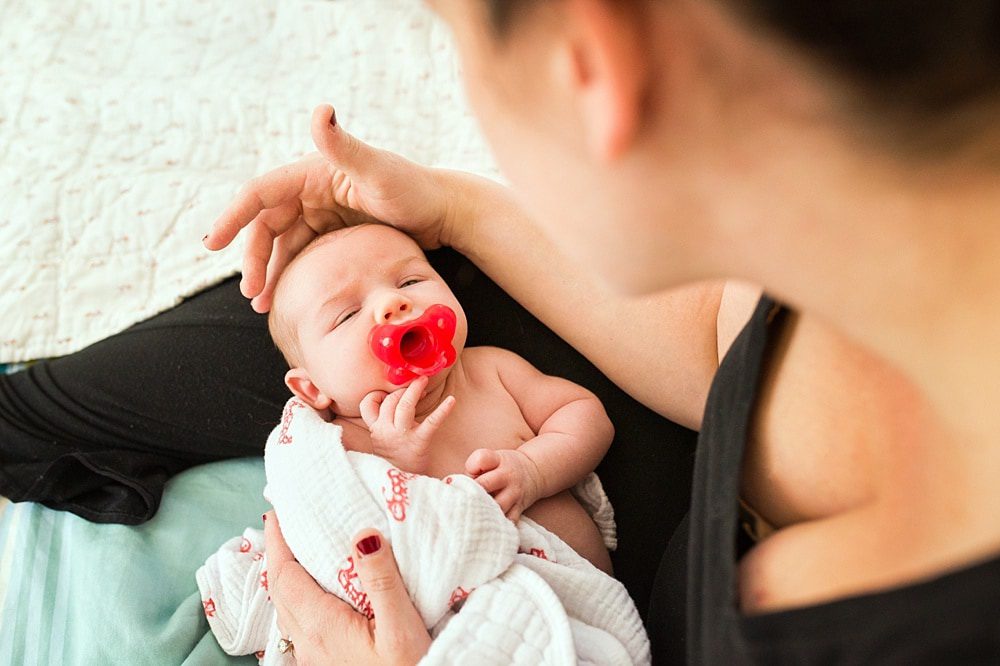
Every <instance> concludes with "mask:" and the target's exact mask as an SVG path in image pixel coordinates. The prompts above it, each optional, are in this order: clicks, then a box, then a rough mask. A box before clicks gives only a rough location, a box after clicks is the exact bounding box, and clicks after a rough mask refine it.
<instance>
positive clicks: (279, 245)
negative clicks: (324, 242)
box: [244, 211, 317, 312]
mask: <svg viewBox="0 0 1000 666" xmlns="http://www.w3.org/2000/svg"><path fill="white" fill-rule="evenodd" d="M269 212H270V211H264V213H269ZM264 213H261V215H264ZM258 219H259V218H258ZM316 236H317V233H316V232H315V231H313V230H312V229H311V228H310V227H309V226H308V225H306V224H302V223H299V224H296V225H294V226H293V227H292V228H291V229H289V230H288V231H286V232H285V233H283V234H281V235H280V236H278V237H277V238H275V239H274V243H273V245H272V248H271V258H270V260H268V262H267V278H266V280H265V283H264V288H263V289H262V290H261V291H260V293H258V294H257V295H256V296H255V297H254V298H253V301H251V303H250V305H251V306H252V307H253V309H254V311H256V312H267V311H268V310H270V309H271V300H272V297H273V296H274V288H275V287H276V286H277V284H278V278H279V277H280V276H281V273H282V272H283V271H284V270H285V268H286V267H287V266H288V264H290V263H291V261H292V259H294V258H295V255H297V254H298V253H299V252H301V251H302V248H304V247H305V246H306V245H308V244H309V242H310V241H311V240H312V239H314V238H316ZM245 293H246V292H244V294H245Z"/></svg>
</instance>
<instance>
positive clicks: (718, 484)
mask: <svg viewBox="0 0 1000 666" xmlns="http://www.w3.org/2000/svg"><path fill="white" fill-rule="evenodd" d="M430 4H431V5H432V7H433V8H434V9H435V10H436V11H437V12H438V13H439V14H440V15H441V16H442V17H443V18H444V19H445V21H447V22H448V23H449V25H450V26H451V28H452V29H453V31H454V33H455V37H456V40H457V42H458V47H459V50H460V53H461V55H462V59H463V65H464V76H465V78H466V84H467V87H468V92H469V96H470V100H471V103H472V106H473V108H474V111H475V112H476V113H477V115H478V117H479V119H480V120H481V123H482V127H483V130H484V131H485V134H486V136H487V138H488V139H489V141H490V143H491V144H492V146H493V148H494V150H495V152H496V155H497V158H498V160H499V162H500V165H501V167H502V168H503V170H504V171H505V173H506V175H507V176H508V177H509V179H510V181H511V183H512V184H513V189H514V190H515V191H516V192H517V193H518V195H520V197H521V199H520V200H515V199H514V197H513V196H511V195H510V193H508V192H507V191H506V190H504V189H503V188H500V187H499V186H494V185H491V184H489V183H486V182H483V181H480V180H478V179H474V178H471V177H467V176H462V175H460V174H456V173H449V172H441V171H433V170H429V169H424V168H422V167H419V166H417V165H414V164H411V163H408V162H406V161H405V160H402V159H401V158H399V157H397V156H394V155H390V154H387V153H384V152H380V151H376V150H374V149H372V148H370V147H368V146H365V145H363V144H361V143H359V142H358V141H356V140H355V139H353V138H352V137H350V135H348V134H347V133H346V132H345V131H344V130H343V129H341V128H339V127H338V126H336V125H335V124H333V123H334V120H333V118H332V117H331V110H330V109H329V108H328V107H321V108H320V109H317V111H316V113H315V115H314V118H313V134H314V139H315V140H316V141H317V145H318V146H319V148H320V150H321V153H322V155H321V156H315V157H312V158H309V159H307V160H305V161H303V162H301V163H298V164H296V165H290V166H289V167H287V168H285V169H283V170H278V171H276V172H273V173H271V174H268V175H267V176H264V177H262V178H259V179H257V180H255V181H253V182H251V183H250V184H249V185H248V187H247V188H246V189H245V190H244V191H243V193H242V194H241V196H240V197H239V198H238V199H237V201H236V202H234V204H233V206H232V207H231V208H230V209H229V210H228V211H227V212H226V213H225V214H224V215H223V216H222V218H220V220H219V221H218V222H217V223H216V225H215V226H214V227H213V229H212V231H211V233H210V234H209V235H208V236H207V238H206V241H205V242H206V245H207V246H208V247H209V248H211V249H218V248H221V247H223V246H224V245H226V244H227V243H228V242H229V241H230V240H231V239H232V238H233V236H234V235H235V234H236V233H237V232H238V230H239V228H240V227H242V226H243V225H246V224H248V223H249V224H250V226H249V231H248V233H249V234H250V237H249V249H248V251H247V257H246V265H245V271H244V282H243V285H242V288H243V292H244V294H245V295H247V296H251V297H255V301H254V303H255V307H256V308H257V309H258V310H266V309H267V307H268V300H269V294H270V288H271V287H272V286H273V283H274V278H275V276H276V275H277V274H278V273H280V269H281V267H282V266H283V265H284V264H285V263H286V262H287V260H288V257H289V256H291V255H293V254H294V252H295V251H296V250H297V249H298V248H300V247H302V246H303V245H304V243H305V242H306V241H307V240H308V239H309V238H311V237H312V236H313V235H315V234H316V233H322V232H323V231H325V230H327V229H329V228H333V227H336V226H338V225H341V224H353V223H356V221H358V220H360V219H370V218H376V219H379V220H381V221H383V222H385V223H388V224H392V225H395V226H397V227H399V228H401V229H403V230H404V231H407V232H408V233H410V234H412V235H413V236H414V237H415V238H417V239H418V240H419V241H420V242H421V243H422V244H424V245H425V246H426V247H436V246H438V245H448V246H451V247H453V248H455V249H457V250H459V251H460V252H462V253H463V254H465V255H466V256H468V257H469V258H471V259H472V260H473V261H474V262H475V263H476V264H477V265H478V266H479V267H480V268H481V269H482V270H483V271H484V272H486V273H487V274H488V275H490V276H491V277H493V278H494V279H495V280H496V281H497V282H498V283H499V284H500V285H501V286H502V287H503V288H504V289H505V290H506V291H508V292H509V293H510V294H512V295H513V296H514V297H515V298H517V299H518V300H519V301H520V302H522V303H523V304H524V305H525V306H526V307H527V308H528V309H529V310H531V311H532V312H533V313H535V314H536V315H537V316H538V317H539V318H540V319H541V320H542V321H543V322H545V323H547V324H548V325H549V326H550V327H552V328H553V329H554V330H555V331H556V332H557V333H559V334H560V335H561V336H562V337H563V338H565V339H566V340H567V341H569V342H570V343H571V344H573V345H574V346H575V347H576V348H577V349H579V350H580V351H581V352H582V353H583V354H584V355H585V356H587V357H588V358H589V359H590V360H592V361H593V362H594V364H595V365H597V366H598V367H599V368H601V369H602V370H603V371H604V372H605V373H606V374H607V375H608V376H609V377H611V378H612V379H614V380H615V381H616V382H617V383H618V384H619V385H620V386H622V387H623V388H625V389H626V390H627V391H628V392H629V393H630V394H631V395H633V396H635V397H636V398H638V399H639V400H640V401H642V402H643V403H645V404H646V405H648V406H650V407H652V408H653V409H655V410H656V411H657V412H659V413H660V414H663V415H665V416H667V417H669V418H671V419H674V420H676V421H678V422H680V423H683V424H686V425H689V426H690V427H693V428H700V430H701V432H700V439H699V443H698V453H697V461H696V463H695V481H694V491H693V495H692V505H691V512H690V514H689V520H687V521H686V522H685V524H684V525H683V526H682V529H681V530H679V531H678V533H677V534H676V535H675V538H674V540H673V541H672V543H671V546H670V547H669V548H668V549H667V551H666V553H665V555H664V560H663V563H662V564H661V569H660V575H659V577H658V579H657V583H656V586H655V589H654V592H653V594H654V601H653V605H652V614H651V617H650V622H649V624H650V630H651V634H652V639H653V644H654V652H655V653H656V655H657V656H658V657H659V658H660V659H661V660H663V661H666V660H669V659H673V658H678V657H679V655H681V654H683V651H684V649H685V648H684V644H683V636H684V631H683V629H682V626H683V622H684V618H686V623H687V630H686V636H687V644H686V651H687V654H688V657H689V658H690V659H691V660H692V661H694V662H697V663H724V664H729V663H740V662H747V661H762V662H764V663H770V662H775V661H781V660H794V661H820V660H822V661H854V662H859V661H866V662H867V661H886V660H888V661H906V662H908V663H909V662H939V661H940V660H941V659H943V658H945V657H946V656H947V657H964V658H966V659H978V660H987V659H991V658H992V659H994V660H995V659H996V658H997V657H998V656H1000V619H998V617H997V612H996V609H997V608H1000V558H998V556H1000V523H998V522H997V520H996V516H997V515H998V512H1000V487H998V486H997V484H996V482H995V480H996V478H997V474H998V472H1000V447H998V446H997V445H996V435H995V433H996V432H998V428H1000V416H998V412H997V410H996V409H995V408H994V405H995V403H996V401H997V399H998V398H1000V395H998V394H1000V391H998V389H997V385H996V382H995V377H996V375H997V372H998V371H1000V355H998V354H997V352H996V351H995V350H996V348H997V343H998V337H1000V334H998V333H997V331H998V330H1000V326H998V324H1000V308H997V307H996V305H995V304H996V303H997V299H998V296H1000V293H998V292H1000V287H998V286H997V285H998V284H1000V280H998V278H1000V275H998V274H1000V268H998V266H1000V263H998V262H997V261H996V260H995V259H996V257H997V256H998V251H1000V229H998V228H997V227H996V225H995V224H993V223H994V222H995V221H996V219H997V215H998V214H1000V185H998V183H1000V179H998V178H997V176H998V169H1000V166H998V165H1000V159H998V158H1000V137H998V136H997V130H996V129H995V127H996V124H995V123H994V122H992V121H993V119H994V118H995V117H996V113H997V111H998V109H1000V47H998V46H997V44H998V43H1000V40H998V39H997V35H998V26H1000V3H997V2H986V1H984V2H969V3H938V4H936V5H933V6H928V5H927V3H902V2H882V3H853V2H852V3H844V2H841V3H825V2H824V3H800V2H793V1H791V0H754V1H752V2H730V1H728V0H714V1H711V2H704V1H697V0H633V1H629V2H610V1H609V0H552V1H550V2H517V1H514V0H509V1H506V2H505V1H502V0H493V1H491V2H490V1H487V0H481V1H480V2H475V3H469V2H467V1H464V0H434V1H433V2H431V3H430ZM328 119H329V121H330V123H329V124H328ZM519 201H523V207H522V204H521V203H519ZM251 220H254V221H253V222H252V223H251ZM536 221H537V225H538V226H537V227H536V226H535V224H536ZM563 256H565V257H567V258H565V259H563V258H561V257H563ZM265 267H267V269H266V271H265ZM722 279H730V280H735V279H738V280H740V281H741V282H735V281H730V282H728V283H721V282H719V281H720V280H722ZM713 280H714V282H713ZM693 283H694V284H697V286H687V287H684V288H683V289H675V290H674V291H671V292H668V293H664V292H663V290H664V289H667V288H671V287H677V286H679V285H688V284H693ZM749 284H757V285H762V286H763V288H764V290H765V292H766V294H767V296H764V297H762V298H760V301H759V303H758V304H757V305H756V306H755V303H756V302H757V300H758V294H759V290H757V289H755V288H753V287H750V286H748V285H749ZM772 298H774V299H777V302H780V303H783V304H786V305H787V308H786V307H782V306H780V305H777V304H776V301H773V300H771V299H772ZM748 318H749V323H746V322H747V320H748ZM744 323H746V326H745V327H743V325H744ZM741 327H743V330H742V332H740V333H739V335H738V336H737V335H736V333H737V332H738V331H739V330H740V328H741ZM609 333H610V334H609ZM734 338H735V341H734ZM723 357H724V358H723ZM720 359H722V360H721V363H720ZM739 507H743V508H742V510H741V509H740V508H739ZM741 516H742V517H741ZM741 525H742V526H743V527H745V528H746V532H748V533H750V534H752V535H753V536H755V537H756V539H757V542H756V543H753V542H750V543H743V540H742V539H738V538H737V534H738V532H739V531H740V530H739V528H740V526H741ZM267 530H268V533H269V543H270V545H269V549H270V553H269V556H270V558H271V562H272V564H271V576H272V577H271V581H272V585H273V586H274V587H273V588H272V596H273V598H274V600H275V601H276V603H277V607H278V613H279V622H280V626H281V627H282V628H283V630H284V631H285V632H286V635H287V636H288V637H289V640H290V641H291V643H290V645H293V646H294V647H293V648H292V649H294V650H295V653H296V655H297V656H298V657H299V658H300V659H301V660H303V661H304V662H305V663H327V661H335V660H338V661H342V662H344V663H382V662H386V663H407V662H415V661H416V660H417V659H419V657H420V656H421V655H422V654H423V653H424V651H425V650H426V649H427V646H428V645H429V642H430V638H429V636H427V634H426V632H425V631H424V629H423V627H422V625H421V624H420V621H419V618H418V617H417V615H416V613H415V612H414V610H413V607H412V604H410V602H409V599H408V597H407V595H406V591H405V590H404V589H403V587H402V584H401V582H400V580H399V576H398V573H397V572H396V569H395V566H394V561H393V559H392V553H391V550H390V549H389V548H388V547H381V546H382V545H383V542H382V541H381V540H379V539H376V540H375V543H378V544H379V545H380V547H379V548H378V549H376V550H374V551H372V550H371V548H366V551H368V552H365V553H362V552H360V551H359V553H358V555H359V557H360V558H361V559H360V563H359V567H360V572H361V577H362V580H363V582H364V584H365V587H366V589H368V590H369V591H370V594H371V596H372V599H371V600H372V605H373V607H374V609H375V614H376V616H377V618H378V624H377V626H376V627H374V628H372V627H370V626H369V625H368V623H367V621H364V620H363V619H362V618H361V617H360V616H359V615H357V614H355V613H353V611H351V610H349V609H348V608H347V607H346V605H344V604H341V603H340V602H338V601H336V600H335V599H334V598H333V597H331V596H328V595H325V594H323V593H322V592H321V590H320V589H319V588H318V587H317V586H316V585H315V583H314V582H313V581H312V580H311V579H310V578H309V577H308V576H307V575H306V574H305V572H304V571H303V570H302V569H301V568H300V567H299V566H298V565H297V564H296V563H295V562H294V560H292V558H291V555H290V553H288V552H287V548H286V547H285V546H284V543H283V541H282V540H281V538H280V530H279V527H278V525H277V524H276V522H275V520H273V517H272V519H271V520H269V521H267ZM369 536H372V533H371V532H367V531H366V532H364V533H362V534H360V535H358V541H364V542H365V543H366V544H369V545H370V544H372V543H373V541H371V540H365V539H366V538H367V537H369ZM685 552H686V556H685V555H683V553H685ZM685 593H686V598H685ZM984 609H989V610H987V611H985V612H984ZM332 646H336V650H334V649H332Z"/></svg>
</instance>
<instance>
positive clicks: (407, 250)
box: [282, 225, 468, 416]
mask: <svg viewBox="0 0 1000 666" xmlns="http://www.w3.org/2000/svg"><path fill="white" fill-rule="evenodd" d="M290 277H291V278H292V283H291V284H289V285H285V287H286V288H285V289H283V290H282V291H283V293H284V294H285V295H286V302H285V303H283V304H282V307H283V308H284V310H285V313H286V316H287V319H288V320H289V321H290V322H291V323H292V326H293V328H294V329H296V330H297V332H298V340H299V348H300V354H301V363H302V368H303V369H304V370H305V372H306V373H307V374H308V377H309V380H310V381H311V382H312V384H314V385H315V387H316V388H317V389H318V390H319V392H320V393H321V394H322V395H323V396H325V397H326V398H329V399H330V400H331V401H332V404H331V405H330V408H331V409H332V410H333V412H334V413H335V414H337V415H339V416H359V415H360V412H359V409H358V405H359V404H360V403H361V400H362V398H364V397H365V396H366V395H367V394H368V393H370V392H372V391H377V390H380V391H386V392H392V391H395V390H397V389H398V388H400V387H399V386H397V385H395V384H392V383H391V382H390V381H389V380H388V378H387V377H386V366H385V364H384V363H382V362H381V361H379V360H378V359H377V358H375V355H374V354H373V353H372V351H371V348H370V347H369V345H368V337H369V334H370V333H371V330H372V328H373V327H374V326H376V325H378V324H386V323H390V324H403V323H406V322H408V321H411V320H413V319H416V318H417V317H419V316H421V315H422V314H423V313H424V311H425V310H426V309H427V308H429V307H430V306H432V305H435V304H438V303H440V304H442V305H447V306H448V307H449V308H451V309H452V310H454V311H455V315H456V316H457V318H458V322H457V327H456V330H455V337H454V339H453V340H452V345H453V346H454V347H455V351H456V352H457V353H459V354H461V352H462V349H463V347H464V346H465V339H466V335H467V332H468V324H467V322H466V319H465V312H463V310H462V306H461V305H459V303H458V300H457V299H456V298H455V295H454V294H452V292H451V289H449V288H448V285H447V284H445V282H444V280H442V279H441V276H440V275H438V274H437V272H435V271H434V269H433V268H431V266H430V264H429V263H427V259H426V258H425V257H424V253H423V251H421V249H420V247H419V246H418V245H417V244H416V243H415V242H414V241H413V240H412V239H411V238H409V237H408V236H406V235H405V234H403V233H401V232H399V231H396V230H395V229H391V228H389V227H385V226H381V225H369V226H364V227H359V228H357V229H351V230H348V231H346V232H342V233H338V237H336V238H333V239H331V240H330V241H328V242H327V243H326V244H324V245H322V246H321V247H318V248H316V249H315V250H314V251H312V252H310V253H309V254H308V255H307V256H305V257H302V258H301V260H300V261H299V262H297V264H296V265H295V266H294V268H293V274H292V275H291V276H290ZM288 287H290V288H288ZM448 372H449V370H448V369H445V370H442V371H441V372H439V373H438V374H436V375H434V376H433V377H431V378H430V383H429V385H428V389H427V390H428V391H430V390H432V389H433V388H434V387H436V386H437V385H438V384H439V383H440V382H443V381H444V379H445V377H446V376H447V374H448ZM407 384H409V382H407Z"/></svg>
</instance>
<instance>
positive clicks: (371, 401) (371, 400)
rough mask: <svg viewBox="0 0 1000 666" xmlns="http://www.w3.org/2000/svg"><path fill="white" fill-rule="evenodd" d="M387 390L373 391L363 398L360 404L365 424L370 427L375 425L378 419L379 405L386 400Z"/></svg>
mask: <svg viewBox="0 0 1000 666" xmlns="http://www.w3.org/2000/svg"><path fill="white" fill-rule="evenodd" d="M385 397H386V392H385V391H372V392H371V393H369V394H368V395H366V396H365V397H364V398H363V399H362V400H361V404H360V405H358V408H359V410H360V411H361V419H362V420H363V421H364V422H365V425H366V426H368V427H369V429H370V428H371V427H372V426H373V425H375V421H377V420H378V414H379V407H380V405H381V404H382V402H383V401H384V400H385Z"/></svg>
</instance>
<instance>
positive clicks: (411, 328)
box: [368, 304, 458, 385]
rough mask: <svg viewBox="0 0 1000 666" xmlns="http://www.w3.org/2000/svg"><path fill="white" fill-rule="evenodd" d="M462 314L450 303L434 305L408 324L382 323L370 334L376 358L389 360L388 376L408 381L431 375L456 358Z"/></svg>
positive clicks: (395, 381)
mask: <svg viewBox="0 0 1000 666" xmlns="http://www.w3.org/2000/svg"><path fill="white" fill-rule="evenodd" d="M457 322H458V318H457V317H456V316H455V311H454V310H452V309H451V308H449V307H448V306H447V305H440V304H438V305H432V306H431V307H429V308H427V310H426V311H425V312H424V314H422V315H421V316H420V317H418V318H416V319H414V320H413V321H408V322H406V323H405V324H380V325H378V326H376V327H375V328H373V329H372V332H371V333H370V334H369V336H368V345H369V347H370V348H371V350H372V353H373V354H375V358H377V359H379V360H380V361H382V362H383V363H385V364H386V377H387V378H388V379H389V381H390V382H392V383H393V384H396V385H399V384H405V383H406V382H408V381H410V380H411V379H415V378H416V377H420V376H423V377H429V376H431V375H434V374H436V373H438V372H440V371H441V370H443V369H445V368H447V367H448V366H450V365H451V364H452V363H454V362H455V358H456V356H457V355H456V353H455V348H454V347H453V346H452V344H451V341H452V339H453V338H454V337H455V328H456V325H457Z"/></svg>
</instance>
